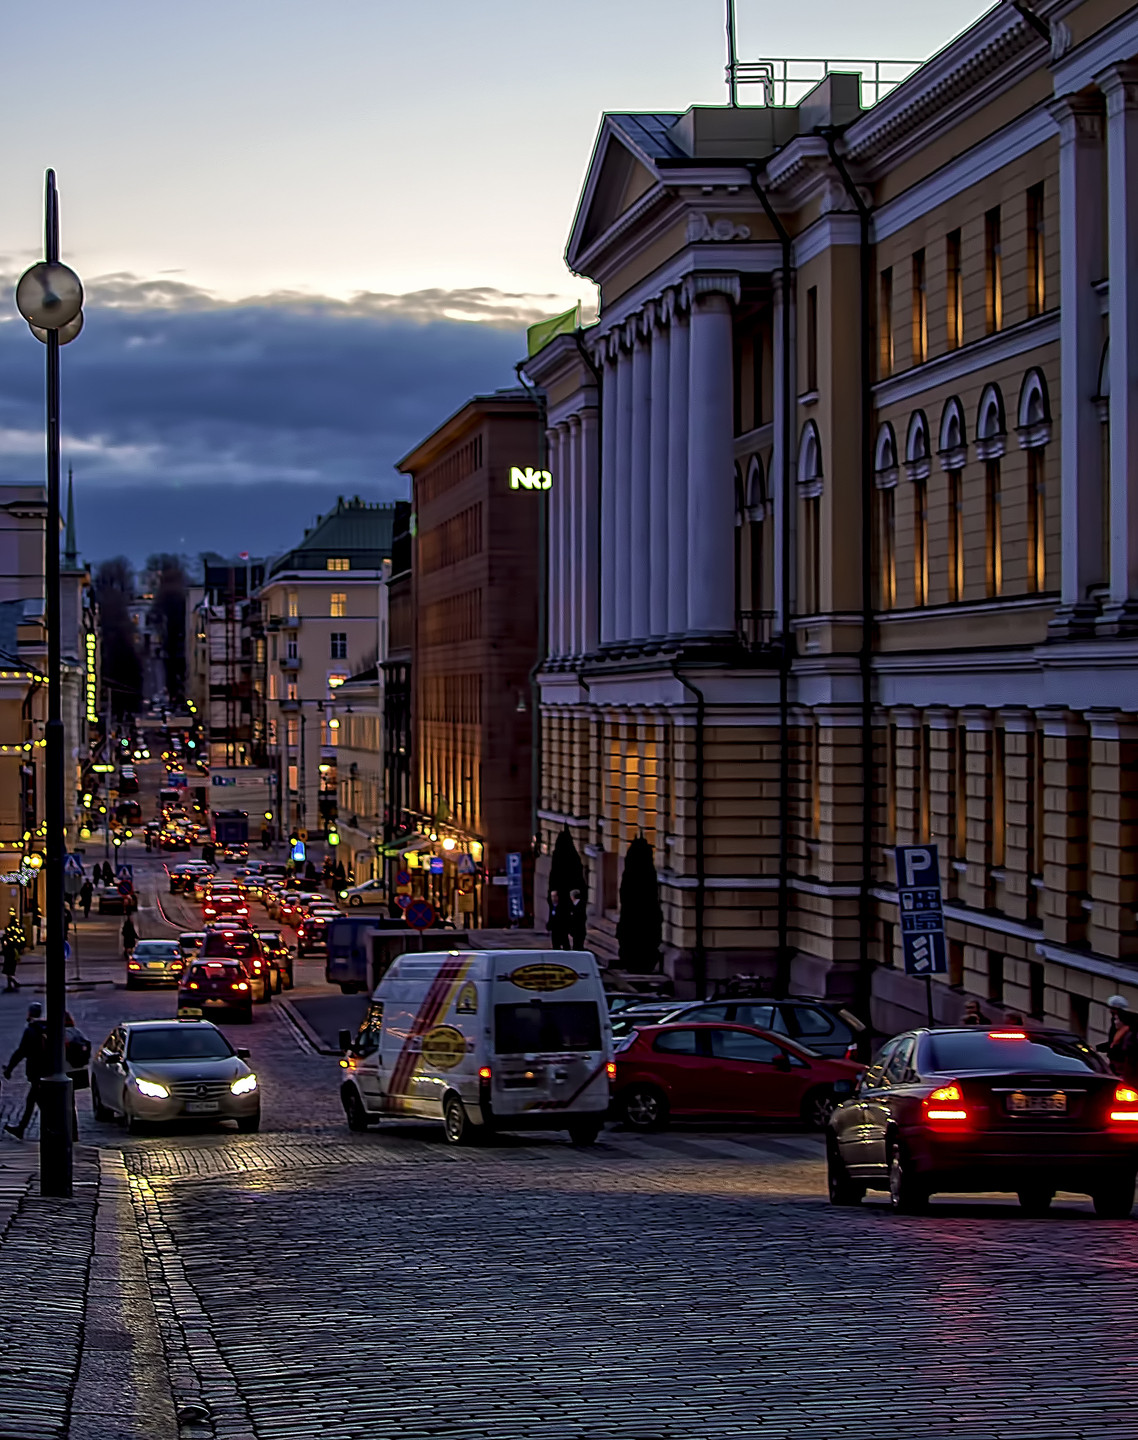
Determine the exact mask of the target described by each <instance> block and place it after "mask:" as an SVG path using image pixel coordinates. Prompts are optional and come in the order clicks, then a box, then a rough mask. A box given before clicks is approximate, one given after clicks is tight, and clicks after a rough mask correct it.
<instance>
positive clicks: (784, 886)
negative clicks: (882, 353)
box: [747, 165, 794, 995]
mask: <svg viewBox="0 0 1138 1440" xmlns="http://www.w3.org/2000/svg"><path fill="white" fill-rule="evenodd" d="M747 171H748V174H749V175H750V177H751V189H752V190H753V191H754V192H755V194H756V195H757V196H758V200H759V204H760V205H761V206H762V207H763V211H764V213H765V215H766V217H767V219H768V220H769V221H770V223H771V226H772V228H773V230H774V232H775V234H776V235H777V236H778V239H779V244H780V245H781V246H782V410H783V416H782V422H783V443H782V456H781V464H780V467H779V506H780V508H781V510H782V534H781V535H780V536H779V550H780V552H781V561H782V585H781V595H780V600H781V608H782V635H781V636H780V641H781V644H780V651H779V666H778V749H779V757H778V816H779V823H778V951H777V954H776V957H775V986H776V990H775V993H776V994H778V995H786V994H789V992H790V959H791V956H790V667H791V664H792V663H793V659H794V644H793V637H792V633H791V628H790V561H791V552H790V528H791V527H790V502H791V489H792V486H791V463H790V451H791V443H792V439H793V434H794V386H793V383H792V381H793V375H792V373H791V367H790V349H791V346H790V341H791V325H790V300H791V295H792V293H793V289H794V282H793V275H792V268H793V264H794V247H793V242H792V241H791V238H790V233H789V231H788V230H787V228H786V226H785V225H784V224H783V223H782V220H781V219H780V217H779V215H778V213H777V212H776V210H775V208H774V206H773V205H772V204H771V201H770V197H769V196H768V195H767V193H766V191H765V190H764V189H763V187H762V186H761V185H760V184H759V174H758V172H759V167H758V166H757V165H748V166H747Z"/></svg>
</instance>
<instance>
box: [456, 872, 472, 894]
mask: <svg viewBox="0 0 1138 1440" xmlns="http://www.w3.org/2000/svg"><path fill="white" fill-rule="evenodd" d="M473 890H474V876H473V875H460V876H459V877H458V892H459V894H460V895H469V894H471V893H472V892H473Z"/></svg>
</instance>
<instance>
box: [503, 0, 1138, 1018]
mask: <svg viewBox="0 0 1138 1440" xmlns="http://www.w3.org/2000/svg"><path fill="white" fill-rule="evenodd" d="M1035 9H1036V12H1037V15H1038V17H1039V19H1040V23H1041V26H1042V28H1043V29H1044V30H1046V32H1047V38H1044V36H1043V35H1041V34H1040V33H1039V32H1038V30H1037V29H1036V28H1035V27H1033V26H1032V25H1031V24H1030V23H1029V22H1028V21H1027V19H1026V18H1025V17H1024V16H1023V15H1022V14H1020V13H1019V12H1018V11H1016V10H1015V9H1014V8H1013V7H1012V6H1007V5H1005V6H997V7H995V8H993V9H992V10H991V11H989V12H988V13H987V14H986V15H984V16H983V17H982V18H981V19H980V20H978V21H977V22H976V23H975V24H974V25H972V26H971V27H970V28H969V29H968V30H966V31H965V32H964V33H963V34H961V35H960V36H959V37H957V38H956V39H955V40H952V41H951V42H950V43H948V44H947V45H946V47H945V48H944V49H943V50H941V51H940V52H939V53H938V54H937V55H936V56H935V57H934V58H933V59H932V60H930V61H929V62H928V63H927V64H925V65H922V66H920V67H919V68H917V69H916V70H915V71H914V72H913V73H912V74H911V75H910V76H909V77H908V78H907V79H905V80H904V81H903V82H902V83H900V84H898V85H896V86H895V87H893V88H891V89H888V88H887V87H883V86H880V87H876V88H875V87H871V86H869V85H867V84H866V83H864V81H863V79H862V78H861V77H859V76H858V75H856V74H847V73H840V72H837V71H835V72H834V73H829V74H827V75H826V76H825V77H824V78H823V79H822V80H821V81H820V82H819V83H818V84H817V85H816V86H815V87H814V88H813V89H811V90H809V92H808V93H806V94H803V95H799V96H797V97H796V96H792V95H789V94H786V93H778V92H777V91H776V93H775V94H773V95H768V97H767V98H768V99H773V100H774V101H777V102H778V103H772V104H759V105H745V106H739V107H725V108H715V107H695V108H693V109H692V110H689V111H688V112H686V113H685V114H682V115H681V114H652V115H626V114H613V115H607V116H606V117H605V118H604V121H603V123H602V126H601V131H600V135H599V137H598V141H597V144H596V148H595V151H594V154H593V158H592V161H591V164H590V167H589V171H588V174H587V177H586V181H585V186H584V190H583V193H582V196H581V200H580V205H579V209H578V213H577V216H576V219H575V222H574V226H573V230H572V234H571V237H570V241H569V247H568V252H567V258H568V262H569V265H570V267H571V268H572V269H573V270H575V271H577V272H579V273H582V274H585V275H588V276H590V277H592V278H593V279H594V280H595V281H596V282H597V283H598V285H599V287H600V291H601V309H600V318H599V322H598V324H597V325H596V326H595V327H592V328H590V329H589V330H586V331H584V332H581V333H580V334H579V335H578V336H560V337H558V338H557V339H555V340H553V341H552V342H551V343H550V344H549V345H548V346H546V347H545V348H544V349H543V350H542V351H541V352H540V353H539V354H538V355H537V356H536V357H534V358H533V359H532V360H530V361H529V362H528V363H527V364H526V371H527V373H528V375H529V376H530V377H531V378H532V379H533V380H534V381H535V382H536V383H539V384H541V385H542V386H543V387H544V388H545V390H546V393H547V396H548V420H549V427H550V431H549V434H550V454H551V457H552V458H551V467H550V468H551V470H552V472H553V476H554V484H553V489H552V491H551V497H552V502H551V503H552V514H551V521H550V563H549V592H548V597H549V606H550V614H551V629H550V640H551V643H550V649H549V656H548V658H547V660H546V663H545V665H544V668H543V671H542V674H541V677H540V683H541V703H542V794H541V818H542V831H543V846H544V848H545V849H547V850H548V848H549V847H550V846H551V844H552V840H553V838H554V836H555V834H556V832H557V831H558V830H559V829H560V828H561V826H562V825H564V824H567V825H568V826H569V827H570V829H571V831H572V832H573V833H574V835H575V836H576V838H577V841H578V846H579V848H580V849H581V850H582V852H583V853H584V855H585V856H586V859H587V863H588V866H589V879H590V890H591V895H590V900H591V904H592V909H593V923H594V932H595V933H594V938H595V940H596V942H597V944H598V946H600V947H601V948H603V947H604V946H605V944H606V939H607V937H608V936H609V935H610V934H611V920H612V916H613V914H614V906H615V901H616V893H615V886H616V884H617V882H618V879H619V867H620V862H621V858H622V856H623V852H624V850H625V849H626V847H627V844H628V842H629V840H630V839H631V838H632V837H633V835H634V834H636V833H638V832H643V833H644V834H645V836H646V837H647V838H648V839H649V841H650V843H651V844H652V845H653V848H654V850H655V854H656V861H657V866H658V869H659V873H660V877H661V885H662V891H663V899H664V908H665V917H666V941H667V964H668V966H669V968H670V969H672V970H673V971H674V973H675V974H676V975H677V976H678V977H679V979H680V980H681V982H683V983H684V984H685V985H687V986H688V987H691V988H694V989H698V990H703V989H704V988H705V987H706V986H707V985H708V984H709V983H710V982H711V981H713V980H714V979H716V978H722V977H723V976H725V975H727V974H729V973H731V972H735V971H758V972H760V973H767V974H769V975H770V976H771V977H772V979H773V981H774V983H776V984H777V985H779V986H780V987H786V986H794V987H795V988H797V989H799V990H803V991H807V992H813V993H819V994H820V993H828V994H830V995H833V996H837V997H840V998H843V999H852V1000H853V1001H854V1002H855V1003H857V1004H859V1005H861V1006H863V1007H869V1006H870V1004H871V1003H872V1006H873V1008H874V1010H875V1013H876V1016H877V1018H878V1020H879V1022H880V1023H882V1024H895V1023H899V1022H901V1021H904V1020H905V1019H908V1018H910V1017H913V1016H917V1015H919V1014H921V1013H922V1012H923V996H922V994H921V992H920V990H919V989H918V988H917V985H916V982H912V981H908V980H907V979H906V978H905V977H904V976H903V974H902V973H901V972H900V970H899V968H898V967H899V964H900V954H899V943H898V925H897V905H896V894H895V888H894V884H893V878H894V877H893V869H892V855H891V847H892V846H893V845H894V844H895V843H898V842H906V841H915V842H921V841H926V840H931V841H933V842H935V843H937V845H938V846H939V848H940V851H941V855H942V857H943V859H942V864H943V867H944V870H945V872H946V873H947V876H948V880H947V885H946V913H947V916H948V933H949V941H950V945H949V951H950V955H949V974H948V975H947V976H945V977H943V983H942V984H940V985H939V986H938V991H937V1007H938V1013H939V1014H940V1015H942V1016H943V1017H944V1018H946V1019H952V1018H955V1017H956V1016H957V1015H958V1014H959V1013H960V1009H961V1006H962V1004H963V999H964V997H965V996H966V995H973V996H978V997H979V998H980V999H981V1001H982V1002H983V1003H984V1004H986V1005H990V1006H991V1007H992V1011H993V1013H996V1014H999V1013H1001V1012H1002V1010H1004V1009H1010V1010H1013V1011H1020V1012H1022V1013H1024V1014H1030V1015H1032V1016H1035V1017H1038V1018H1045V1019H1048V1020H1051V1021H1054V1022H1055V1023H1058V1024H1062V1025H1064V1026H1070V1027H1072V1028H1074V1029H1075V1030H1078V1031H1080V1032H1086V1031H1087V1030H1088V1028H1090V1029H1091V1030H1093V1031H1095V1032H1096V1033H1099V1032H1101V1030H1102V1029H1103V1026H1104V1023H1105V1012H1104V1010H1103V1006H1102V1001H1103V999H1104V998H1105V996H1106V995H1107V994H1109V993H1112V992H1113V991H1115V990H1119V989H1121V990H1122V991H1123V993H1124V994H1129V995H1131V997H1132V998H1138V988H1135V986H1134V983H1133V982H1134V981H1135V980H1138V971H1133V970H1132V969H1131V968H1130V967H1131V965H1132V962H1133V957H1134V956H1135V953H1136V951H1138V925H1136V921H1135V906H1136V905H1138V876H1136V874H1135V860H1134V856H1135V853H1136V849H1138V829H1136V826H1138V794H1136V793H1135V792H1136V786H1138V781H1136V780H1135V772H1134V768H1133V763H1132V762H1133V759H1134V758H1135V757H1134V754H1133V753H1132V752H1133V751H1134V746H1135V739H1136V737H1138V729H1136V724H1138V716H1136V708H1135V699H1134V696H1135V689H1134V681H1135V667H1136V665H1138V647H1136V645H1135V630H1134V622H1133V616H1134V606H1135V600H1136V599H1138V594H1136V591H1138V563H1136V562H1138V525H1135V523H1134V519H1133V506H1132V504H1131V502H1132V501H1133V500H1135V496H1136V493H1138V492H1136V489H1135V486H1136V481H1135V476H1136V475H1138V464H1136V463H1135V461H1134V459H1133V455H1134V446H1135V444H1136V443H1138V430H1136V428H1135V427H1136V424H1138V420H1136V416H1138V411H1135V409H1134V407H1133V405H1132V404H1130V394H1131V380H1130V377H1131V375H1132V373H1133V370H1134V364H1135V361H1134V352H1133V350H1132V349H1131V346H1132V343H1134V339H1135V331H1134V324H1135V322H1134V320H1133V316H1134V315H1135V314H1138V308H1136V307H1135V305H1134V303H1133V301H1132V299H1131V296H1130V275H1131V273H1132V271H1133V260H1134V256H1135V253H1136V247H1138V228H1136V227H1138V215H1136V214H1135V209H1134V205H1133V201H1132V198H1131V197H1132V196H1133V194H1135V193H1138V190H1136V188H1135V183H1134V181H1135V172H1134V168H1133V167H1134V163H1135V156H1136V155H1138V150H1136V148H1135V147H1136V144H1138V129H1136V128H1135V127H1136V124H1138V121H1136V116H1138V110H1136V108H1135V107H1136V104H1138V87H1136V84H1135V79H1136V75H1138V72H1136V71H1135V70H1134V69H1133V67H1132V62H1133V59H1134V57H1135V56H1138V8H1136V7H1134V6H1132V5H1127V4H1124V3H1121V0H1115V3H1109V0H1097V3H1092V0H1081V3H1080V0H1041V3H1039V4H1038V5H1037V6H1036V7H1035ZM947 38H948V37H946V39H947ZM784 101H785V102H786V103H783V102H784ZM871 102H874V103H871ZM579 342H580V343H579ZM582 348H583V349H584V351H585V355H584V356H583V355H582V353H581V352H582ZM586 357H587V358H586ZM559 479H560V481H561V483H560V484H559V483H558V481H559ZM598 522H599V523H598ZM555 616H559V617H560V618H559V619H558V620H557V621H554V619H553V617H555Z"/></svg>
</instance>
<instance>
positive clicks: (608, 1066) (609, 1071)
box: [605, 1060, 616, 1084]
mask: <svg viewBox="0 0 1138 1440" xmlns="http://www.w3.org/2000/svg"><path fill="white" fill-rule="evenodd" d="M605 1074H606V1075H607V1076H608V1078H609V1083H610V1084H611V1083H612V1082H613V1081H614V1080H615V1079H616V1061H615V1060H606V1062H605Z"/></svg>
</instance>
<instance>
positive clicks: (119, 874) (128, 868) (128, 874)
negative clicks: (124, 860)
mask: <svg viewBox="0 0 1138 1440" xmlns="http://www.w3.org/2000/svg"><path fill="white" fill-rule="evenodd" d="M115 878H116V879H117V880H133V879H134V866H133V865H120V866H119V867H118V869H117V870H116V871H115Z"/></svg>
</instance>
